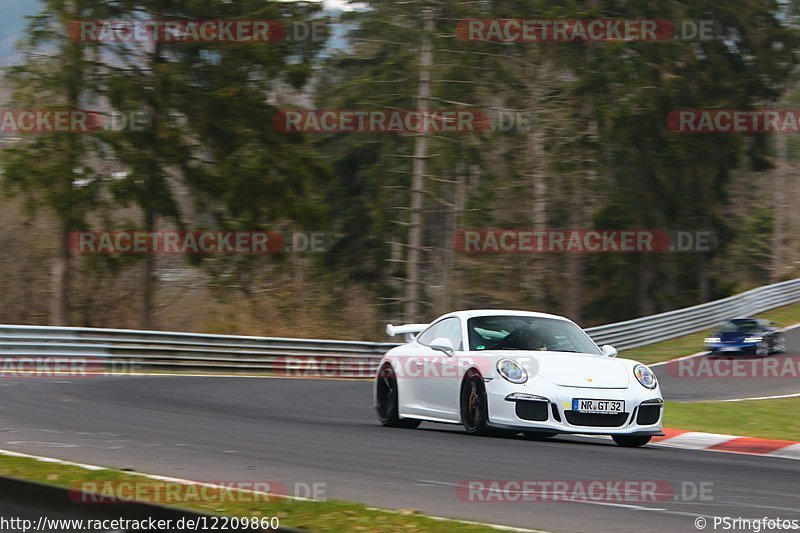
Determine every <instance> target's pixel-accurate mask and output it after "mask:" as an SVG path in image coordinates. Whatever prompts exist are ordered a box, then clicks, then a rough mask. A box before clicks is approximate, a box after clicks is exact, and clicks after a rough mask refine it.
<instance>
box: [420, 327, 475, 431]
mask: <svg viewBox="0 0 800 533" xmlns="http://www.w3.org/2000/svg"><path fill="white" fill-rule="evenodd" d="M435 326H436V329H434V330H433V331H431V332H430V334H428V335H422V336H420V338H419V342H420V344H421V345H422V346H423V347H424V348H425V357H424V358H423V360H422V363H423V367H422V374H423V376H422V377H421V378H420V379H419V380H418V383H417V387H418V391H419V397H420V400H421V401H422V404H423V406H424V407H425V409H426V410H427V411H429V412H430V415H429V416H432V417H436V418H441V419H445V420H448V421H453V422H458V420H459V411H458V390H459V385H460V383H461V376H460V375H459V367H460V364H461V359H462V357H463V355H464V335H463V328H462V325H461V320H460V319H459V318H458V317H449V318H445V319H444V320H441V321H439V322H437V323H436V324H435ZM426 333H427V332H426ZM439 338H446V339H448V340H450V343H451V344H452V345H453V348H454V349H455V354H453V355H447V354H445V353H444V352H441V351H438V350H434V349H432V348H430V345H431V344H432V343H433V341H435V340H436V339H439Z"/></svg>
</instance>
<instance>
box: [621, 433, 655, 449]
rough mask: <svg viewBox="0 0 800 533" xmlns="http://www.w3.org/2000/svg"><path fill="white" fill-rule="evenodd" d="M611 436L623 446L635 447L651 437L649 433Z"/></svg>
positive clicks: (646, 441)
mask: <svg viewBox="0 0 800 533" xmlns="http://www.w3.org/2000/svg"><path fill="white" fill-rule="evenodd" d="M611 438H612V439H614V442H616V443H617V444H618V445H620V446H623V447H625V448H637V447H639V446H644V445H645V444H647V443H648V442H650V439H652V438H653V437H652V436H650V435H612V436H611Z"/></svg>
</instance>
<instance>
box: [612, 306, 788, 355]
mask: <svg viewBox="0 0 800 533" xmlns="http://www.w3.org/2000/svg"><path fill="white" fill-rule="evenodd" d="M756 317H757V318H763V319H766V320H771V321H773V322H775V323H776V324H778V326H781V327H785V326H791V325H792V324H797V323H800V303H799V304H792V305H787V306H784V307H779V308H777V309H772V310H771V311H766V312H764V313H761V314H758V315H756ZM711 333H712V331H710V330H709V331H701V332H699V333H692V334H691V335H686V336H684V337H677V338H675V339H671V340H668V341H664V342H659V343H656V344H650V345H648V346H642V347H641V348H634V349H632V350H625V351H624V352H621V353H620V357H625V358H627V359H634V360H636V361H640V362H642V363H645V364H650V363H657V362H659V361H668V360H670V359H674V358H676V357H681V356H684V355H692V354H694V353H697V352H702V351H703V349H704V346H703V339H704V338H706V337H708V336H709V334H711Z"/></svg>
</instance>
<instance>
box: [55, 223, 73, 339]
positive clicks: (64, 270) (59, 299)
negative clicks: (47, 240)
mask: <svg viewBox="0 0 800 533" xmlns="http://www.w3.org/2000/svg"><path fill="white" fill-rule="evenodd" d="M70 229H71V228H70V220H69V219H65V220H62V221H61V234H60V235H59V243H58V247H59V250H58V257H57V258H56V263H55V265H54V266H53V279H52V289H53V296H52V299H51V302H50V305H51V308H50V325H52V326H67V325H69V293H70V286H71V281H72V280H71V276H70V258H71V256H72V254H71V253H70V249H69V232H70Z"/></svg>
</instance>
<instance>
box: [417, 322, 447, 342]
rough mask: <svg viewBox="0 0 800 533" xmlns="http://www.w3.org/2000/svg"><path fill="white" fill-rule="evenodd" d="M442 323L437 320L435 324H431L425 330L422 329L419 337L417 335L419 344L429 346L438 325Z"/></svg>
mask: <svg viewBox="0 0 800 533" xmlns="http://www.w3.org/2000/svg"><path fill="white" fill-rule="evenodd" d="M441 325H442V323H441V322H437V323H436V324H434V325H432V326H431V327H429V328H428V329H426V330H425V331H423V332H422V333H421V334H420V336H419V337H417V342H418V343H420V344H424V345H425V346H430V345H431V343H432V342H433V339H435V338H436V337H437V336H438V335H436V333H437V332H438V331H439V327H440V326H441Z"/></svg>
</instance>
